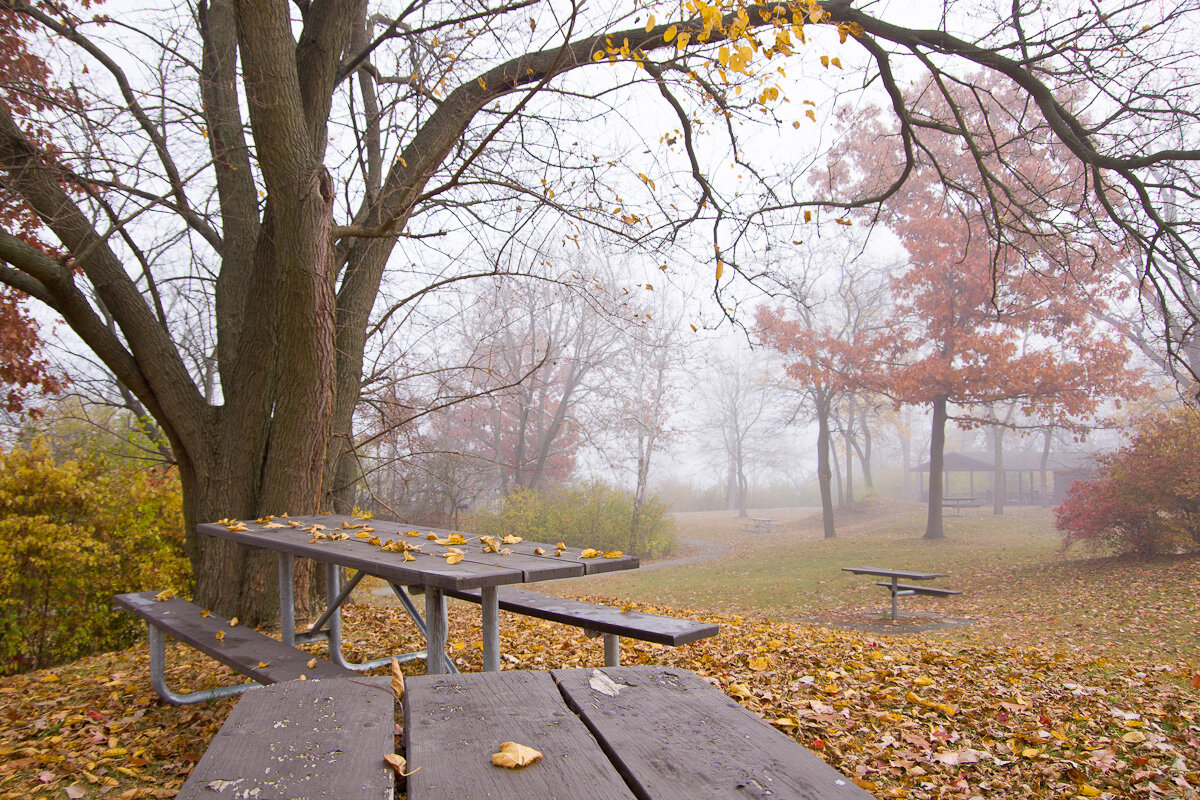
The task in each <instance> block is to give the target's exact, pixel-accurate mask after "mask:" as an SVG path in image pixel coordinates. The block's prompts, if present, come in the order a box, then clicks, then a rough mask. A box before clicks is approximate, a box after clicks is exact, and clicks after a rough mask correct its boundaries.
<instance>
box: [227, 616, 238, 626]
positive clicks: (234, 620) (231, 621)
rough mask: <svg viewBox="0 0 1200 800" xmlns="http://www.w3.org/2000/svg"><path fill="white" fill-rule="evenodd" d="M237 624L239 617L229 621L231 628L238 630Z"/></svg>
mask: <svg viewBox="0 0 1200 800" xmlns="http://www.w3.org/2000/svg"><path fill="white" fill-rule="evenodd" d="M237 623H238V619H237V617H234V618H233V619H231V620H229V627H231V628H236V627H237Z"/></svg>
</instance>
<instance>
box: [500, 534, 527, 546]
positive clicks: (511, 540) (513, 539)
mask: <svg viewBox="0 0 1200 800" xmlns="http://www.w3.org/2000/svg"><path fill="white" fill-rule="evenodd" d="M523 541H525V540H524V539H523V538H522V537H520V536H513V535H512V534H511V533H510V534H508V535H507V536H505V537H504V538H503V539H501V540H500V542H501V544H518V543H520V542H523Z"/></svg>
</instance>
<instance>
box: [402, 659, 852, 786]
mask: <svg viewBox="0 0 1200 800" xmlns="http://www.w3.org/2000/svg"><path fill="white" fill-rule="evenodd" d="M597 676H602V677H600V678H597ZM605 680H607V681H611V684H605V683H604V682H603V681H605ZM610 687H611V688H610ZM403 705H404V726H405V736H406V751H407V757H408V768H409V769H410V770H416V771H415V772H413V774H412V775H411V776H410V777H409V778H408V780H407V791H408V798H409V800H446V798H455V800H480V799H481V798H507V797H514V798H516V797H519V798H522V799H523V800H554V799H556V798H588V800H633V798H639V800H697V798H704V800H726V799H728V800H732V799H733V798H738V800H744V799H745V798H749V797H760V798H765V797H775V798H781V800H782V798H814V800H815V799H816V798H822V800H868V798H870V795H868V794H867V793H866V792H864V791H863V790H862V789H860V788H858V787H857V786H856V785H855V784H854V782H853V781H852V780H850V779H849V778H847V777H846V776H844V775H842V774H841V773H839V772H837V771H836V770H835V769H833V768H832V767H830V766H829V765H827V764H825V763H824V762H823V761H821V760H820V759H819V758H818V757H817V756H815V755H813V754H812V753H810V752H809V751H808V750H806V749H804V748H803V747H801V746H800V745H799V744H797V743H796V742H795V741H794V740H792V739H791V738H790V737H788V736H785V735H784V734H782V733H780V732H779V731H777V730H775V729H774V728H772V727H771V726H770V725H768V724H766V723H765V722H763V721H762V720H761V719H759V718H758V717H757V716H755V715H754V714H752V713H751V712H749V711H747V710H746V709H744V708H742V707H741V706H740V705H738V704H737V703H736V702H734V701H733V700H731V699H730V698H728V697H726V696H725V695H724V694H722V693H721V692H719V691H717V690H716V689H714V688H713V687H712V686H710V685H709V684H708V683H706V682H705V681H703V680H701V679H700V678H698V677H697V676H696V675H694V674H693V673H691V672H688V671H686V670H681V669H675V668H669V667H615V668H605V669H603V670H594V669H571V670H553V671H551V672H549V673H545V672H517V671H513V672H496V673H466V674H459V675H428V676H417V677H414V678H409V679H408V681H407V686H406V691H405V693H404V700H403ZM506 741H513V742H517V743H519V744H523V745H526V746H528V747H532V748H534V749H535V750H538V751H540V752H541V753H542V754H543V758H542V759H541V760H540V761H538V762H537V763H535V764H532V765H530V766H528V767H525V768H524V769H519V770H508V769H502V768H499V767H496V766H493V765H492V762H491V755H492V753H495V752H497V751H498V750H499V747H500V745H501V743H503V742H506Z"/></svg>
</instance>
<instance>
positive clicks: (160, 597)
mask: <svg viewBox="0 0 1200 800" xmlns="http://www.w3.org/2000/svg"><path fill="white" fill-rule="evenodd" d="M174 596H175V590H174V589H163V590H162V591H161V592H159V593H158V594H156V595H154V599H155V600H157V601H158V602H160V603H162V602H164V601H166V600H170V599H171V598H172V597H174Z"/></svg>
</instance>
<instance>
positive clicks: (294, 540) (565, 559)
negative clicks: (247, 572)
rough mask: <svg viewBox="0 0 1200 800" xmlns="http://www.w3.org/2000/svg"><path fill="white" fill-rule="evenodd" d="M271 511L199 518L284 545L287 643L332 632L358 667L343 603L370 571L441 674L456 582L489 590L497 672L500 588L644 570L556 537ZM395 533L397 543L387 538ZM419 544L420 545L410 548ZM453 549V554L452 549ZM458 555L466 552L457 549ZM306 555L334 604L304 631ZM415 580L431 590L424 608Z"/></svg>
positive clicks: (486, 664) (204, 529) (488, 659)
mask: <svg viewBox="0 0 1200 800" xmlns="http://www.w3.org/2000/svg"><path fill="white" fill-rule="evenodd" d="M264 520H267V521H265V522H260V521H254V520H242V521H232V522H224V523H222V522H214V523H206V524H201V525H198V526H196V530H197V532H199V533H201V534H204V535H207V536H215V537H218V538H221V539H229V540H231V541H234V542H237V543H238V544H242V545H246V546H248V547H259V548H262V549H265V550H273V551H275V552H276V553H278V558H279V598H280V615H279V616H280V629H281V636H280V638H281V639H282V640H283V643H284V644H286V645H289V646H294V645H295V643H296V642H297V641H312V640H319V639H328V641H329V655H330V660H332V661H333V662H334V663H335V664H339V665H340V666H349V667H353V668H365V666H366V665H349V664H346V663H345V662H344V661H342V656H341V614H340V613H338V609H339V608H340V607H341V605H342V604H343V603H344V602H345V601H346V600H347V598H349V596H350V593H351V592H352V591H353V590H354V587H355V586H357V585H358V582H359V581H360V580H362V578H363V577H365V576H366V575H374V576H376V577H378V578H382V579H383V580H385V581H387V582H388V583H389V584H390V585H391V586H392V589H393V590H394V591H395V593H396V596H397V598H398V599H399V600H400V603H401V605H402V606H403V607H404V610H405V612H406V613H407V614H408V615H409V617H411V618H412V620H413V622H414V623H415V624H416V626H417V628H418V629H419V630H420V631H421V633H422V634H424V636H425V640H426V649H425V651H424V652H423V653H410V654H406V656H408V657H412V658H420V657H424V658H425V659H426V665H427V666H426V669H427V671H428V672H429V673H430V674H441V673H444V672H453V671H455V669H454V666H453V663H452V662H450V660H449V658H448V657H446V656H445V655H444V654H445V650H446V638H447V622H446V601H445V598H446V592H447V591H454V592H459V593H461V592H464V591H467V590H478V591H479V603H480V608H481V613H482V626H481V627H482V636H483V668H484V670H487V671H492V672H495V671H498V670H499V669H500V623H499V600H498V596H497V587H499V586H507V585H513V584H522V583H534V582H537V581H548V580H557V579H560V578H575V577H582V576H584V575H595V574H599V573H604V572H613V571H616V570H626V569H636V568H637V566H638V559H637V558H636V557H634V556H626V555H620V556H616V557H605V556H604V555H603V554H601V555H597V556H592V557H587V558H585V557H584V556H583V553H584V550H583V549H581V548H578V547H567V548H561V549H560V548H557V547H556V545H553V544H542V543H538V542H529V541H523V540H522V541H513V542H510V543H507V544H499V546H498V547H497V548H491V547H489V546H488V545H487V544H485V543H484V542H482V541H481V537H479V536H476V535H473V534H465V533H461V532H459V531H450V530H446V529H442V528H427V527H420V528H413V527H412V526H411V525H404V524H400V523H394V522H381V521H376V520H369V521H368V520H362V519H357V518H353V517H347V516H338V515H316V516H306V517H290V518H288V517H279V518H274V519H267V518H264ZM431 535H432V537H433V539H432V540H431V539H430V538H429V537H430V536H431ZM460 540H461V541H460ZM389 541H390V542H393V543H394V544H393V545H390V546H386V547H385V545H386V544H387V542H389ZM418 545H419V546H420V547H421V549H420V550H415V549H406V548H413V547H415V546H418ZM389 548H390V549H389ZM454 551H457V552H454ZM447 554H451V557H450V558H447ZM458 554H461V558H457V557H456V556H457V555H458ZM297 556H299V557H301V558H311V559H314V560H316V561H319V562H322V563H323V564H325V565H326V591H327V607H326V610H325V612H324V613H323V614H322V615H321V616H320V618H319V619H318V620H317V621H316V622H315V623H314V624H313V626H312V627H311V628H310V629H309V630H307V631H303V632H300V633H297V631H296V628H295V609H294V597H293V594H292V571H293V564H294V559H295V558H296V557H297ZM343 567H344V568H348V569H352V570H356V571H357V572H356V574H355V575H354V576H353V577H352V578H351V579H350V580H349V581H348V582H347V584H346V585H345V586H344V587H342V586H340V585H339V584H340V575H341V572H340V570H341V568H343ZM406 588H412V589H415V590H416V593H420V592H423V593H424V596H425V603H424V605H425V613H424V615H422V614H421V613H420V611H419V610H418V609H417V607H416V605H415V604H414V603H413V601H412V598H411V596H410V595H409V592H408V591H406ZM435 654H441V655H442V657H441V658H439V657H438V656H437V655H435Z"/></svg>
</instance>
